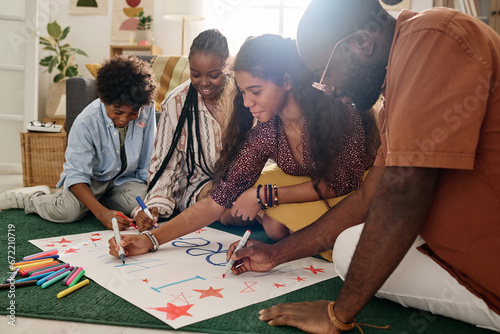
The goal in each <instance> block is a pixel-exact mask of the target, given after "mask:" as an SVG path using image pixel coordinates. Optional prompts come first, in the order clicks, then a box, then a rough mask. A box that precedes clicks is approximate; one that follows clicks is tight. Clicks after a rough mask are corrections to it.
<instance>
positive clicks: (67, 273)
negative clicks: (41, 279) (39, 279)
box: [42, 270, 70, 288]
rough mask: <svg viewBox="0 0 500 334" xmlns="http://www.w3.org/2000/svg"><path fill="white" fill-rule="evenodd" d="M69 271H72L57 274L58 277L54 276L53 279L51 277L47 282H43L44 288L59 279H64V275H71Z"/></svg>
mask: <svg viewBox="0 0 500 334" xmlns="http://www.w3.org/2000/svg"><path fill="white" fill-rule="evenodd" d="M69 273H70V271H69V270H68V271H66V272H64V273H62V274H60V275H57V276H56V277H54V278H53V279H51V280H49V281H47V282H45V283H43V284H42V288H46V287H48V286H49V285H52V284H54V283H55V282H58V281H60V280H62V279H63V278H64V277H66V276H68V275H69Z"/></svg>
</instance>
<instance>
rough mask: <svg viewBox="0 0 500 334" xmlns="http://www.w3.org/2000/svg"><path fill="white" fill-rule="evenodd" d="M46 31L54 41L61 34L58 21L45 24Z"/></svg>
mask: <svg viewBox="0 0 500 334" xmlns="http://www.w3.org/2000/svg"><path fill="white" fill-rule="evenodd" d="M47 32H48V33H49V35H50V37H52V38H54V39H55V40H56V41H57V40H59V39H60V38H61V35H62V30H61V26H60V25H59V23H57V21H54V22H50V23H48V24H47Z"/></svg>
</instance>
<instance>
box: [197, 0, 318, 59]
mask: <svg viewBox="0 0 500 334" xmlns="http://www.w3.org/2000/svg"><path fill="white" fill-rule="evenodd" d="M309 3H310V0H208V1H207V14H206V20H207V22H206V27H207V28H216V29H219V30H220V31H221V32H222V33H223V34H224V35H225V36H226V38H227V40H228V43H229V49H230V51H231V54H232V55H234V54H236V53H237V52H238V50H239V48H240V46H241V45H242V44H243V42H244V41H245V39H246V38H247V37H249V36H258V35H262V34H266V33H271V34H279V35H282V36H284V37H291V38H296V37H297V26H298V24H299V21H300V18H301V17H302V15H303V14H304V11H305V10H306V8H307V6H308V5H309Z"/></svg>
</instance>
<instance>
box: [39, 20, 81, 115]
mask: <svg viewBox="0 0 500 334" xmlns="http://www.w3.org/2000/svg"><path fill="white" fill-rule="evenodd" d="M69 30H70V28H69V27H66V28H64V29H62V28H61V26H60V25H59V23H57V21H54V22H49V23H48V24H47V32H48V33H49V36H45V37H40V44H41V45H43V50H45V51H50V52H52V53H54V54H53V55H50V56H47V57H44V58H43V59H42V60H40V63H39V64H40V65H41V66H44V67H47V71H48V72H49V73H52V72H53V71H54V70H56V69H57V71H58V73H57V74H56V75H55V76H54V79H53V82H51V83H50V84H49V89H48V95H47V105H46V110H45V113H46V114H47V116H48V117H60V116H62V117H64V116H65V113H66V112H65V110H66V109H65V106H64V105H63V103H61V105H59V104H60V101H61V97H62V96H63V95H65V94H66V79H67V78H71V77H76V76H78V75H79V73H78V65H77V64H75V63H74V62H75V56H76V55H81V56H85V57H88V56H87V54H86V53H85V52H84V51H82V50H80V49H76V48H72V47H71V46H70V45H69V44H67V43H65V44H63V43H62V42H61V41H63V40H64V39H65V38H66V37H67V36H68V33H69ZM56 111H57V113H56ZM61 114H62V115H61Z"/></svg>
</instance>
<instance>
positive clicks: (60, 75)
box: [54, 73, 64, 82]
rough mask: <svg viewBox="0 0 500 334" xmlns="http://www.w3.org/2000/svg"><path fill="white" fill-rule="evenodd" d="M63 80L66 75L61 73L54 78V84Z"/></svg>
mask: <svg viewBox="0 0 500 334" xmlns="http://www.w3.org/2000/svg"><path fill="white" fill-rule="evenodd" d="M62 79H64V74H62V73H59V74H58V75H56V76H55V77H54V82H59V81H61V80H62Z"/></svg>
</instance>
